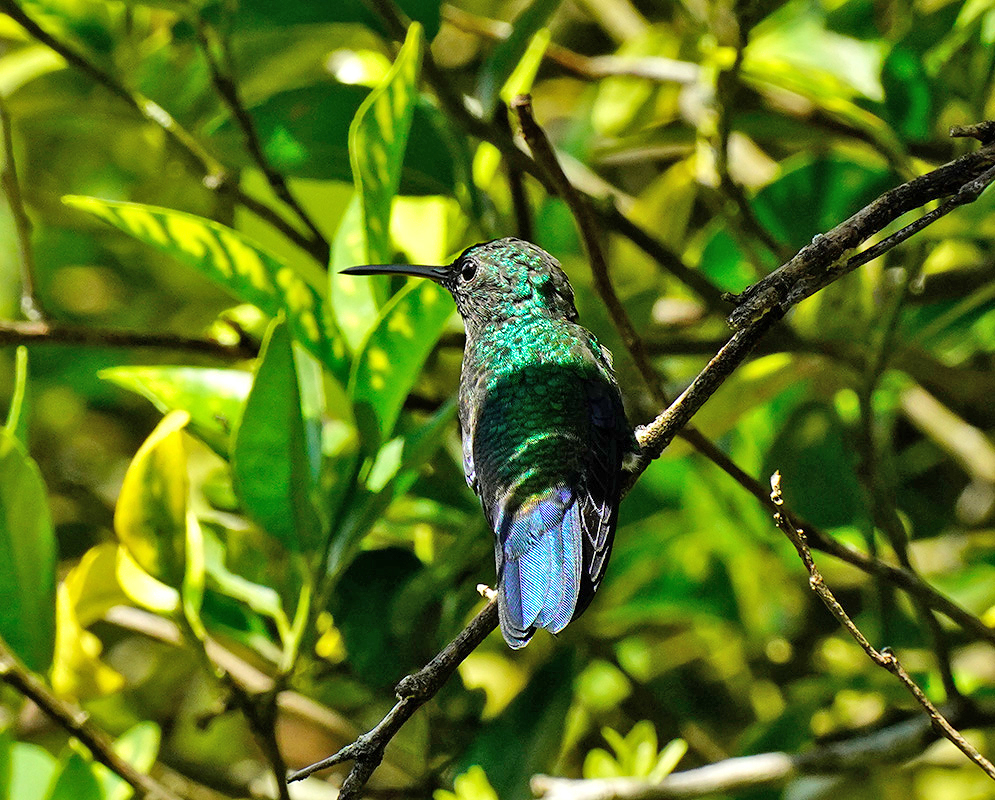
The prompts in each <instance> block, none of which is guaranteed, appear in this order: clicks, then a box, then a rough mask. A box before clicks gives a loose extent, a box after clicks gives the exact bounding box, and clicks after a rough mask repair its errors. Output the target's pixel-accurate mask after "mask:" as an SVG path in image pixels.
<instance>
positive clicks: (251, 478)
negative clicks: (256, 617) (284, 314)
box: [232, 321, 323, 553]
mask: <svg viewBox="0 0 995 800" xmlns="http://www.w3.org/2000/svg"><path fill="white" fill-rule="evenodd" d="M232 471H233V473H234V478H235V488H236V491H237V493H238V495H239V497H240V499H241V500H242V502H243V504H244V506H245V509H246V511H247V512H248V513H249V514H250V515H251V516H253V517H254V518H255V519H256V520H257V521H258V522H259V524H260V525H261V526H262V527H263V528H264V529H265V530H266V531H267V532H268V533H269V534H270V535H272V536H274V537H276V539H277V540H279V541H280V542H281V543H282V544H283V546H284V547H286V548H287V549H288V550H290V551H292V552H306V553H311V552H314V551H315V549H316V548H317V547H319V546H320V544H321V542H322V541H323V537H322V533H321V527H320V525H319V521H318V515H317V512H316V511H315V508H314V505H313V503H312V499H311V498H312V492H313V490H314V473H313V470H312V465H311V458H310V457H309V454H308V441H307V436H306V431H305V424H304V418H303V416H302V412H301V391H300V383H299V379H298V375H297V366H296V364H295V362H294V352H293V347H292V344H291V339H290V333H289V331H288V329H287V325H286V324H285V323H283V322H282V321H281V322H277V323H274V325H273V326H272V327H271V328H270V332H269V335H268V336H267V339H266V342H265V344H264V346H263V352H262V355H261V357H260V363H259V368H258V370H257V371H256V378H255V382H254V383H253V385H252V391H251V392H250V393H249V399H248V402H247V403H246V406H245V413H244V414H243V415H242V419H241V421H240V422H239V424H238V428H237V429H236V431H235V444H234V448H233V450H232Z"/></svg>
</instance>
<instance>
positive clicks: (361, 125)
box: [349, 24, 423, 264]
mask: <svg viewBox="0 0 995 800" xmlns="http://www.w3.org/2000/svg"><path fill="white" fill-rule="evenodd" d="M422 38H423V37H422V28H421V26H420V25H417V24H414V25H412V26H411V27H410V28H409V29H408V35H407V38H406V39H405V42H404V45H403V46H402V47H401V49H400V51H399V52H398V54H397V58H396V60H395V61H394V66H393V67H391V70H390V72H388V73H387V76H386V78H384V81H383V83H382V84H380V85H379V86H378V87H377V88H375V89H374V90H373V91H372V92H370V94H369V95H368V96H367V98H366V99H365V100H364V101H363V104H362V105H361V106H360V107H359V110H358V111H357V112H356V116H355V117H354V118H353V121H352V126H351V127H350V129H349V158H350V160H351V163H352V172H353V176H354V179H355V182H356V191H357V192H358V193H359V196H360V203H361V206H362V216H363V223H364V230H365V234H366V255H367V259H368V263H373V264H389V263H390V258H391V255H392V254H393V253H392V250H391V245H390V228H389V220H390V204H391V201H392V200H393V198H394V195H395V194H397V189H398V186H399V185H400V181H401V163H402V162H403V160H404V150H405V147H406V146H407V143H408V134H409V132H410V130H411V121H412V118H413V115H414V108H415V102H416V100H417V91H418V90H417V85H416V83H417V80H418V73H419V70H420V69H421V58H422Z"/></svg>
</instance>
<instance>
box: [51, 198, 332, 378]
mask: <svg viewBox="0 0 995 800" xmlns="http://www.w3.org/2000/svg"><path fill="white" fill-rule="evenodd" d="M62 200H63V202H64V203H66V204H67V205H69V206H72V207H73V208H76V209H79V210H80V211H85V212H87V213H89V214H92V215H93V216H95V217H97V218H98V219H100V220H103V221H104V222H106V223H108V224H109V225H113V226H114V227H115V228H118V229H119V230H122V231H124V232H125V233H127V234H129V235H131V236H133V237H134V238H136V239H138V240H139V241H141V242H145V243H146V244H148V245H150V246H152V247H154V248H156V249H157V250H160V251H162V252H164V253H166V254H167V255H170V256H173V257H174V258H176V259H178V260H179V261H182V262H183V263H185V264H188V265H189V266H191V267H193V268H194V269H196V270H198V271H199V272H201V273H202V274H203V275H205V276H207V277H208V278H209V279H210V280H212V281H214V282H215V283H217V284H219V285H220V286H222V287H224V288H225V289H227V290H228V291H230V292H231V293H232V294H233V295H234V296H235V297H236V298H238V299H239V300H241V301H243V302H246V303H252V304H253V305H255V306H258V307H259V308H260V309H262V310H263V312H265V313H266V314H269V315H270V316H274V317H275V316H276V315H277V314H279V313H280V312H281V311H282V312H284V313H285V314H286V317H287V320H288V324H289V325H290V327H291V328H292V330H293V332H294V338H296V339H297V340H298V341H299V342H300V343H301V344H302V345H304V346H305V347H306V348H308V350H310V351H311V352H312V353H313V354H314V355H315V356H317V357H318V358H319V359H320V360H321V361H322V362H323V363H325V364H326V365H327V366H328V367H329V369H331V370H332V372H333V373H337V372H339V371H340V370H341V369H342V367H343V364H342V360H341V359H342V356H343V353H342V352H341V351H340V350H336V347H335V344H334V342H335V338H336V337H335V336H334V334H333V333H330V332H329V325H330V323H329V320H328V319H327V317H326V314H325V301H324V298H323V297H322V295H321V293H320V292H319V291H318V290H317V289H316V288H315V286H317V285H320V283H318V281H320V280H321V277H320V276H319V275H317V274H316V275H314V276H307V279H305V277H304V276H302V275H301V274H299V273H298V272H296V271H295V270H293V269H291V268H290V267H288V266H286V265H285V264H283V263H282V262H281V261H280V260H279V259H278V258H277V257H276V256H273V255H271V254H270V253H268V252H267V251H266V250H265V249H263V248H262V247H261V246H259V245H257V244H256V243H254V242H253V241H251V240H250V239H248V238H246V237H245V236H243V235H242V234H241V233H239V232H238V231H235V230H232V229H231V228H228V227H226V226H225V225H222V224H221V223H219V222H215V221H214V220H210V219H204V218H203V217H197V216H194V215H193V214H186V213H184V212H181V211H173V210H171V209H168V208H160V207H158V206H149V205H143V204H141V203H122V202H115V201H110V200H100V199H98V198H96V197H79V196H67V197H64V198H62ZM340 347H341V345H340Z"/></svg>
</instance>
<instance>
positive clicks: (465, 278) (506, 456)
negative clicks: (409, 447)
mask: <svg viewBox="0 0 995 800" xmlns="http://www.w3.org/2000/svg"><path fill="white" fill-rule="evenodd" d="M343 272H344V273H345V274H348V275H379V274H400V275H414V276H418V277H423V278H428V279H429V280H432V281H435V282H436V283H438V284H440V285H441V286H443V287H445V288H446V289H448V290H449V292H450V294H452V296H453V299H454V300H455V301H456V308H457V310H458V311H459V313H460V316H462V318H463V324H464V327H465V328H466V347H465V350H464V353H463V365H462V369H461V374H460V384H459V423H460V432H461V434H462V441H463V447H462V450H463V471H464V474H465V475H466V481H467V483H468V484H469V485H470V488H471V489H473V491H474V492H475V493H476V494H477V496H478V497H479V498H480V503H481V505H482V507H483V511H484V516H485V517H486V518H487V522H488V524H489V525H490V528H491V530H492V531H493V532H494V555H495V563H496V567H497V587H498V588H497V598H498V618H499V620H500V623H501V632H502V634H503V635H504V639H505V641H506V642H507V643H508V645H509V646H510V647H512V648H514V649H518V648H521V647H524V646H525V645H526V644H528V642H529V641H530V640H531V639H532V636H533V634H534V633H535V631H536V629H537V628H545V629H547V630H548V631H550V632H551V633H554V634H555V633H559V632H560V631H562V630H563V628H564V627H566V625H567V623H568V622H570V621H571V620H573V619H576V618H577V617H578V616H579V615H580V614H581V613H582V612H583V611H584V610H585V609H586V608H587V606H588V605H589V604H590V602H591V600H592V598H593V597H594V593H595V592H596V591H597V589H598V586H599V585H600V584H601V580H602V578H603V577H604V574H605V568H606V566H607V564H608V557H609V555H610V553H611V547H612V542H613V540H614V537H615V526H616V523H617V520H618V505H619V500H620V497H621V485H622V464H623V460H624V459H625V458H626V456H627V455H629V454H632V453H635V452H636V450H637V445H636V440H635V437H634V435H633V432H632V429H631V427H630V426H629V423H628V421H627V419H626V416H625V410H624V408H623V406H622V396H621V394H620V392H619V388H618V384H617V382H616V380H615V374H614V370H613V367H612V356H611V353H610V352H609V351H608V350H607V349H606V348H604V347H602V346H601V345H600V344H599V343H598V341H597V339H596V338H595V337H594V334H592V333H591V332H590V331H588V330H587V329H586V328H583V327H581V325H579V324H578V323H577V319H578V314H577V309H576V307H575V306H574V294H573V289H572V288H571V286H570V282H569V280H568V279H567V276H566V274H565V273H564V272H563V270H562V269H561V268H560V264H559V262H558V261H557V260H556V259H555V258H553V256H551V255H550V254H549V253H547V252H546V251H545V250H543V249H541V248H539V247H537V246H536V245H534V244H531V243H530V242H526V241H522V240H520V239H514V238H506V239H497V240H494V241H491V242H486V243H483V244H478V245H474V246H472V247H469V248H467V249H466V250H464V251H463V253H462V254H460V256H459V257H458V258H457V259H456V260H455V261H453V262H452V263H451V264H449V265H447V266H422V265H389V266H388V265H380V266H361V267H350V268H348V269H345V270H343Z"/></svg>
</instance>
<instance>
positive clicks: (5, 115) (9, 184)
mask: <svg viewBox="0 0 995 800" xmlns="http://www.w3.org/2000/svg"><path fill="white" fill-rule="evenodd" d="M0 131H2V134H3V167H2V169H0V185H2V186H3V193H4V195H5V196H6V198H7V205H8V206H10V215H11V217H13V219H14V230H15V232H16V233H17V255H18V259H19V261H20V268H21V313H22V314H24V316H25V317H26V318H27V319H29V320H31V321H32V322H35V321H37V320H40V319H43V318H44V317H45V312H44V309H42V307H41V304H40V302H39V301H38V288H37V286H36V285H35V258H34V250H33V249H32V247H31V220H30V219H29V218H28V215H27V212H25V210H24V197H23V196H22V194H21V184H20V182H19V181H18V179H17V163H16V162H15V161H14V138H13V135H12V133H11V128H10V113H9V112H8V110H7V104H6V103H5V102H4V100H3V98H0Z"/></svg>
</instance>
